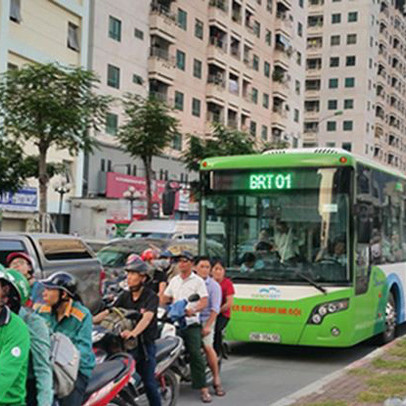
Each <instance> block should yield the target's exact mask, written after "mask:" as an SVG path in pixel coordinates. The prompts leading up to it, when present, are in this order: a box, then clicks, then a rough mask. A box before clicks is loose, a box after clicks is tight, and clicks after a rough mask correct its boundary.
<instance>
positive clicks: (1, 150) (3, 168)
mask: <svg viewBox="0 0 406 406" xmlns="http://www.w3.org/2000/svg"><path fill="white" fill-rule="evenodd" d="M22 155H23V151H22V148H21V147H20V146H19V145H18V144H17V143H16V142H13V141H12V140H10V139H6V138H5V137H0V173H1V176H0V194H2V193H4V192H16V191H17V190H18V189H20V188H21V187H22V186H23V184H24V181H25V179H26V178H27V177H28V173H27V165H26V162H25V161H24V159H22Z"/></svg>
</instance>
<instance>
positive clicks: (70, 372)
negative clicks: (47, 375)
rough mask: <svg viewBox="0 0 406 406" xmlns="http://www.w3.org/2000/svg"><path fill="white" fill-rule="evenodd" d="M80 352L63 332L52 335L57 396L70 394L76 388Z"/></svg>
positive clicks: (52, 363) (52, 355)
mask: <svg viewBox="0 0 406 406" xmlns="http://www.w3.org/2000/svg"><path fill="white" fill-rule="evenodd" d="M79 363H80V353H79V351H78V349H77V348H76V347H75V345H74V344H73V343H72V341H71V340H70V338H69V337H67V336H66V335H65V334H62V333H54V334H52V335H51V365H52V369H53V375H54V392H55V396H56V397H57V398H64V397H65V396H68V395H69V394H70V393H71V392H72V391H73V389H74V387H75V383H76V379H77V376H78V371H79Z"/></svg>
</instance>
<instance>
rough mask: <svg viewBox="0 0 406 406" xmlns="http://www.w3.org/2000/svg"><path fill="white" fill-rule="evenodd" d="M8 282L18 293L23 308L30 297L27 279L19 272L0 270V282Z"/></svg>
mask: <svg viewBox="0 0 406 406" xmlns="http://www.w3.org/2000/svg"><path fill="white" fill-rule="evenodd" d="M1 280H5V281H7V282H9V283H10V284H11V285H12V286H13V287H14V288H15V289H16V290H17V292H18V294H19V296H20V302H21V306H24V305H25V303H26V302H27V300H28V299H29V297H30V284H29V283H28V280H27V278H26V277H25V276H24V275H22V274H21V273H20V272H18V271H16V270H14V269H3V270H0V281H1Z"/></svg>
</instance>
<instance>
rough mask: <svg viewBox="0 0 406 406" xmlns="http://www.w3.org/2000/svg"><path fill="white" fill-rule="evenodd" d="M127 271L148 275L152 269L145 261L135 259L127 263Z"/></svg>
mask: <svg viewBox="0 0 406 406" xmlns="http://www.w3.org/2000/svg"><path fill="white" fill-rule="evenodd" d="M124 269H125V271H126V272H137V273H141V274H144V275H146V274H147V273H148V272H149V271H150V267H149V266H148V265H147V264H146V263H145V262H144V261H135V262H132V263H131V264H128V265H126V267H125V268H124Z"/></svg>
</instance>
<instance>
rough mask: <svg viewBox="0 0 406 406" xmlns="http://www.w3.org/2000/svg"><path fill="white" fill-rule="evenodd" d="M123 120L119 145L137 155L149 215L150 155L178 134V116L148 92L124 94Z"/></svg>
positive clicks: (150, 195) (170, 141) (157, 153)
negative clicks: (140, 162) (142, 175)
mask: <svg viewBox="0 0 406 406" xmlns="http://www.w3.org/2000/svg"><path fill="white" fill-rule="evenodd" d="M123 104H124V112H125V116H126V121H125V123H124V124H123V125H122V126H121V127H120V131H119V132H118V134H117V138H118V139H119V142H120V144H121V145H122V147H123V148H124V149H125V150H126V151H127V152H128V153H129V154H130V155H131V156H132V157H133V158H136V157H140V158H141V160H142V162H143V164H144V168H145V178H146V183H147V207H148V218H152V210H151V204H152V193H151V180H152V166H151V163H152V157H153V156H157V155H161V154H162V152H163V151H164V149H165V148H167V147H168V146H170V144H171V143H172V142H173V140H174V138H175V137H176V136H177V135H178V134H179V130H178V126H179V120H178V119H176V118H175V117H173V115H172V114H171V113H172V109H171V108H170V107H169V106H168V105H166V104H165V103H164V102H162V101H160V100H158V99H156V98H154V97H153V96H150V97H148V98H142V97H140V96H138V95H133V94H126V95H125V97H124V100H123Z"/></svg>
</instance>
